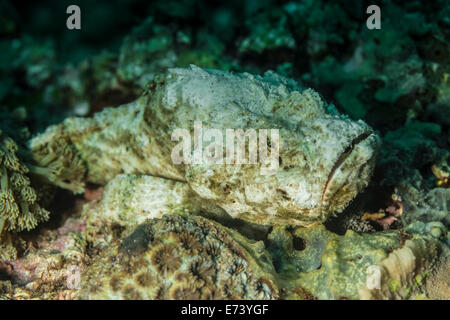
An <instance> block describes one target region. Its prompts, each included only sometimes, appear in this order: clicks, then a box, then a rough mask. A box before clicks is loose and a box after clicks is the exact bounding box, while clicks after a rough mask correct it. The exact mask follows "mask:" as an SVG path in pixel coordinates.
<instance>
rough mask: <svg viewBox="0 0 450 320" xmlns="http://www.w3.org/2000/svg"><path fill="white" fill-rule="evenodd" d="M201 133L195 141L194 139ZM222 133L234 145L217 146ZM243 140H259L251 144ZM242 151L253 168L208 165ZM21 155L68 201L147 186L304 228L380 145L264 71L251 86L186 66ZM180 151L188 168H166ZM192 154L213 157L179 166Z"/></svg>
mask: <svg viewBox="0 0 450 320" xmlns="http://www.w3.org/2000/svg"><path fill="white" fill-rule="evenodd" d="M199 126H202V128H203V131H200V134H199V131H197V132H194V131H195V130H197V129H198V127H199ZM206 128H210V129H213V130H212V131H211V130H206ZM239 129H240V130H239ZM250 129H252V130H253V131H252V130H250ZM230 130H231V131H230ZM177 132H178V133H180V132H181V133H190V134H191V135H190V138H189V140H191V137H192V139H193V140H194V141H193V142H192V141H188V142H187V143H186V144H182V148H180V141H181V140H180V136H177V135H176V134H175V138H174V133H177ZM208 132H209V136H208V137H206V135H208ZM211 132H213V133H214V134H213V135H212V136H213V137H214V140H217V139H222V138H223V141H219V142H220V143H219V144H217V143H215V144H211V143H210V144H207V143H204V141H209V142H212V141H213V139H212V136H211V134H210V133H211ZM228 132H234V133H236V132H237V134H236V137H237V138H236V139H235V140H231V142H230V141H229V140H227V141H225V140H226V139H228V135H227V133H228ZM249 132H250V133H252V132H259V138H258V144H256V145H255V141H256V140H254V138H255V135H253V136H252V134H247V133H249ZM271 132H272V133H273V132H276V133H277V136H272V135H271V134H270V133H271ZM238 138H240V139H241V140H239V139H238ZM264 138H265V139H264ZM201 139H203V140H201ZM252 139H253V140H252ZM200 140H201V141H203V145H201V146H200V147H199V144H198V143H197V142H198V141H200ZM239 141H240V142H241V143H244V144H241V147H243V146H244V147H245V148H244V149H245V150H244V151H245V152H246V153H245V159H247V160H248V159H249V158H252V159H250V160H248V161H247V162H245V161H244V162H243V163H242V162H241V163H237V162H236V161H235V162H230V161H225V160H223V161H220V160H221V159H219V161H217V160H218V159H217V157H216V156H217V155H218V154H219V155H220V154H224V155H227V156H230V150H231V151H233V147H231V148H230V143H231V145H232V146H234V143H236V148H234V150H238V149H239V147H238V146H237V144H238V143H239ZM185 142H186V141H185ZM191 142H192V144H191ZM216 142H217V141H216ZM222 142H224V143H223V147H222V144H221V143H222ZM212 145H213V146H214V148H213V149H214V152H212V151H211V146H212ZM190 146H194V149H195V148H196V150H194V151H192V149H191V150H188V149H189V148H190ZM217 146H219V148H217ZM29 147H30V150H31V152H32V154H33V156H34V159H35V161H36V164H37V165H38V167H39V168H45V169H40V170H41V171H44V172H41V173H44V174H45V175H46V176H47V177H48V179H49V181H50V182H52V183H54V184H56V185H58V186H60V187H63V188H66V189H70V190H72V191H74V192H82V191H83V186H84V184H85V183H86V182H90V183H95V184H106V183H107V182H108V181H110V180H111V179H113V178H114V177H115V176H116V175H118V174H119V173H121V174H124V173H125V174H143V175H152V176H157V177H162V178H167V179H172V180H176V181H179V182H180V183H183V182H184V183H187V184H188V185H189V187H190V188H191V190H192V191H193V195H194V197H199V199H202V201H206V202H209V203H212V204H214V205H215V206H218V207H220V208H221V209H223V210H224V211H225V212H226V213H228V214H229V215H230V216H231V217H235V218H241V219H244V220H247V221H250V222H255V223H260V224H292V225H303V226H308V225H311V224H313V223H316V222H323V221H324V220H325V219H326V218H327V217H329V216H330V215H332V214H335V213H338V212H341V211H342V210H343V209H344V208H345V207H346V206H347V205H348V204H349V202H350V201H351V200H352V199H353V198H354V197H355V196H356V195H357V194H358V193H359V192H360V191H361V190H362V189H363V188H365V187H366V186H367V184H368V182H369V179H370V177H371V174H372V170H373V167H374V163H375V158H376V154H377V150H378V147H379V138H378V137H377V135H376V134H375V133H374V132H373V130H372V129H371V128H370V127H369V126H368V125H367V124H366V123H364V122H363V121H361V120H360V121H353V120H351V119H349V118H348V117H346V116H343V115H340V114H339V113H338V112H337V110H336V109H335V108H334V106H333V105H331V104H326V103H325V102H324V101H323V100H322V98H321V97H320V96H319V94H318V93H317V92H315V91H314V90H312V89H302V88H300V87H299V86H298V85H297V84H296V83H295V82H294V81H293V80H290V79H286V78H283V77H281V76H279V75H277V74H275V73H273V72H270V71H269V72H267V73H265V75H264V76H255V75H251V74H248V73H243V74H233V73H228V72H223V71H217V70H204V69H201V68H198V67H195V66H191V67H189V68H185V69H180V68H176V69H169V70H168V71H167V73H166V74H164V75H161V76H159V77H158V78H157V79H156V80H154V81H153V82H151V83H149V85H148V86H147V89H146V90H145V92H144V93H143V94H142V96H141V97H140V98H138V99H137V100H136V101H134V102H132V103H129V104H126V105H123V106H121V107H118V108H107V109H104V110H103V111H102V112H99V113H97V114H95V115H94V116H93V117H92V118H68V119H66V120H65V121H64V122H62V123H61V124H58V125H54V126H51V127H49V128H48V129H47V130H46V132H44V133H43V134H40V135H38V136H36V137H35V138H33V139H32V140H31V141H30V142H29ZM183 148H184V149H183ZM252 148H253V149H252ZM255 148H256V149H255ZM180 149H181V150H182V152H181V154H183V155H185V156H186V157H185V158H183V159H181V161H174V157H173V154H174V152H175V151H180ZM240 150H241V149H240ZM252 150H253V151H255V150H257V151H258V152H260V151H261V150H263V151H267V154H268V155H270V156H272V158H270V159H271V160H272V161H271V162H270V163H269V167H270V168H271V170H267V169H270V168H268V162H267V161H266V162H264V161H259V159H258V158H257V157H258V156H260V157H261V159H264V157H263V156H261V155H263V153H258V152H252ZM189 151H192V154H191V155H193V156H194V157H195V155H196V152H197V155H198V154H202V152H203V153H206V154H210V155H211V156H212V157H211V158H212V160H213V161H206V160H205V161H187V160H186V159H188V160H189V159H191V158H189V157H188V154H189ZM241 151H242V150H241ZM269 151H271V152H272V153H270V152H269ZM275 151H276V153H275V155H276V158H275V160H276V162H275V163H274V161H273V160H274V158H273V154H274V152H275ZM198 152H200V153H198ZM208 152H209V153H208ZM175 153H176V152H175ZM255 155H256V156H255ZM241 156H242V155H241ZM211 158H210V159H209V160H211ZM202 159H206V158H200V160H202ZM191 160H192V159H191ZM197 160H198V159H197ZM266 160H267V159H266ZM274 164H275V166H274Z"/></svg>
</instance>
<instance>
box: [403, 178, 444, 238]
mask: <svg viewBox="0 0 450 320" xmlns="http://www.w3.org/2000/svg"><path fill="white" fill-rule="evenodd" d="M399 193H400V194H401V197H402V204H403V212H404V213H403V215H402V224H403V226H404V228H405V230H407V231H408V232H410V233H415V234H424V235H425V234H430V235H432V236H433V237H435V238H437V239H440V240H442V241H443V242H444V243H447V245H449V246H450V232H449V230H448V229H449V226H450V215H449V209H448V208H450V191H449V189H444V188H434V189H432V190H430V191H428V192H424V191H422V190H418V189H415V188H414V187H412V186H402V187H399Z"/></svg>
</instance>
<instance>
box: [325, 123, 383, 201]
mask: <svg viewBox="0 0 450 320" xmlns="http://www.w3.org/2000/svg"><path fill="white" fill-rule="evenodd" d="M372 136H375V133H374V132H373V131H366V132H363V133H361V134H360V135H359V136H357V137H356V138H354V139H353V140H352V141H351V143H350V144H349V145H348V146H347V147H346V148H345V150H344V152H342V153H341V155H340V156H339V158H338V159H337V160H336V162H335V163H334V165H333V167H332V168H331V171H330V173H329V174H328V179H327V183H326V184H325V187H324V188H323V191H322V197H321V202H322V203H323V201H324V198H325V194H326V192H327V191H328V188H329V187H330V185H331V182H332V181H333V177H334V176H335V173H336V171H337V170H338V169H339V167H340V166H341V165H342V164H343V163H344V162H345V160H346V159H347V158H348V157H349V156H350V155H351V154H352V152H353V150H354V148H355V146H356V145H358V144H360V143H362V142H364V141H366V140H368V139H369V138H370V137H372Z"/></svg>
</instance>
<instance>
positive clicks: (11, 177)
mask: <svg viewBox="0 0 450 320" xmlns="http://www.w3.org/2000/svg"><path fill="white" fill-rule="evenodd" d="M17 151H18V146H17V144H16V143H15V142H14V140H12V139H11V138H8V137H5V136H2V132H1V130H0V261H2V260H10V259H15V258H16V257H17V250H16V245H15V243H18V242H20V241H18V239H17V237H15V235H14V233H15V232H19V231H23V230H31V229H34V228H35V227H36V225H37V224H38V223H39V222H42V221H46V220H48V218H49V212H48V211H47V210H45V209H43V208H41V206H40V205H39V203H38V196H37V194H36V191H35V190H34V189H33V188H32V187H31V182H30V178H29V177H28V175H27V174H28V171H29V170H28V168H27V167H26V166H25V165H24V163H23V162H22V161H21V160H20V159H19V157H18V156H17Z"/></svg>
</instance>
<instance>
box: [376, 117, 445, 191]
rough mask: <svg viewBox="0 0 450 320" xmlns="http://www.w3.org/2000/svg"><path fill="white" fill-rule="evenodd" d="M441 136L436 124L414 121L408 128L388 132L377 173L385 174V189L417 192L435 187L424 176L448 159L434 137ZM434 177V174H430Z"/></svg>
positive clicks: (383, 175) (383, 176)
mask: <svg viewBox="0 0 450 320" xmlns="http://www.w3.org/2000/svg"><path fill="white" fill-rule="evenodd" d="M440 133H441V127H440V126H439V125H437V124H435V123H423V122H418V121H411V122H410V123H408V124H407V125H405V126H404V127H401V128H399V129H397V130H395V131H390V132H388V133H387V134H386V135H385V136H384V138H383V142H384V143H383V147H382V148H381V151H380V158H379V159H380V161H379V163H378V164H377V170H378V171H380V172H382V174H381V175H382V180H381V183H382V184H384V185H398V184H411V185H412V186H414V187H416V188H426V187H432V184H431V181H428V180H427V179H426V177H424V176H422V175H421V171H424V169H425V168H426V169H428V168H430V167H431V166H432V165H433V164H435V163H437V162H440V161H441V160H442V159H443V158H445V157H446V156H447V155H448V150H446V149H443V148H440V147H439V146H438V145H437V144H436V142H435V141H433V139H434V137H435V136H437V135H439V134H440ZM429 172H430V173H431V171H429Z"/></svg>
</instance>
